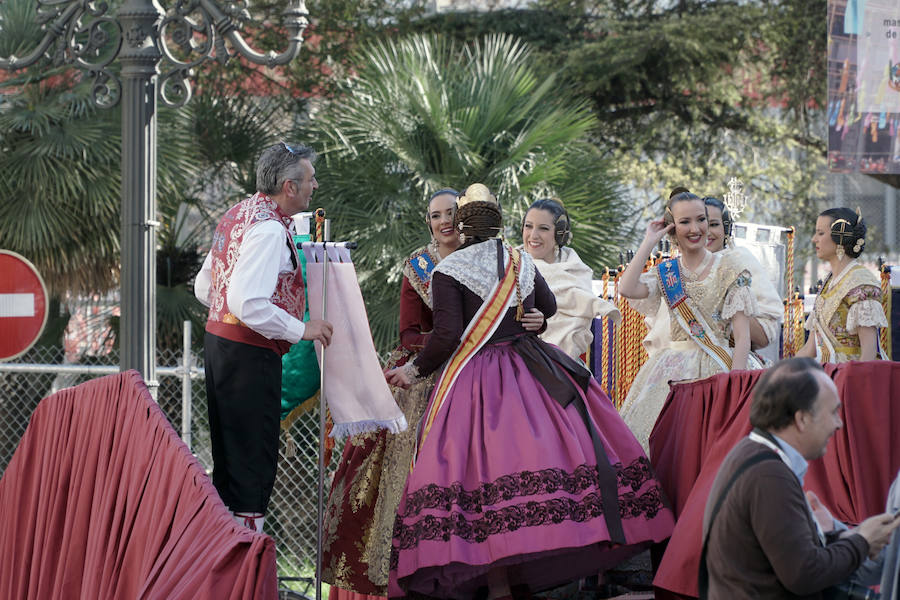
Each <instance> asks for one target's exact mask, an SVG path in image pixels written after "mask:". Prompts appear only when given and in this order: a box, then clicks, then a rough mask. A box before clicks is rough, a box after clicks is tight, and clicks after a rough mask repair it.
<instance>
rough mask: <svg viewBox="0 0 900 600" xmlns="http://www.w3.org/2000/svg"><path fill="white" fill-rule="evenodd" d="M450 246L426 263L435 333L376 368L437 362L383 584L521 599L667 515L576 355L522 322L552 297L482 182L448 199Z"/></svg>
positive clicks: (641, 535) (399, 592) (409, 377)
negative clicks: (505, 232)
mask: <svg viewBox="0 0 900 600" xmlns="http://www.w3.org/2000/svg"><path fill="white" fill-rule="evenodd" d="M457 206H458V207H457V211H456V224H457V227H458V231H459V232H460V234H461V237H463V238H464V241H463V245H462V246H461V247H460V249H459V250H457V251H456V252H454V253H453V254H451V255H450V256H448V257H447V258H445V259H444V260H443V261H441V263H440V264H439V265H438V266H437V267H436V268H435V269H434V274H433V275H432V280H431V291H430V293H431V297H432V300H433V306H434V332H433V334H432V335H431V336H430V337H429V339H428V341H427V343H426V345H425V348H424V349H423V350H422V351H421V352H420V353H419V354H418V356H417V357H416V358H415V360H413V361H411V362H408V363H406V364H405V365H404V366H402V367H399V368H396V369H392V370H390V371H388V372H387V373H386V377H387V380H388V382H389V383H392V384H395V385H399V386H408V385H410V384H412V383H414V382H415V381H418V379H419V378H420V377H425V376H428V375H429V374H431V373H433V372H435V371H437V370H438V369H439V368H441V367H442V365H443V371H442V372H441V374H440V375H439V376H438V379H437V381H436V383H435V389H434V391H433V392H432V395H431V399H430V401H429V404H428V408H427V409H426V412H425V414H424V415H423V417H422V422H421V425H420V433H419V439H418V445H417V452H416V454H415V462H414V464H413V466H412V470H411V471H410V473H409V477H408V478H407V480H406V487H405V489H404V491H403V494H402V497H401V500H400V506H399V508H398V510H397V520H396V524H395V526H394V537H393V551H392V553H391V576H390V586H389V590H388V592H389V595H390V596H391V597H395V596H410V597H419V596H426V597H433V598H460V599H466V600H468V599H470V598H475V597H487V598H489V599H497V598H501V599H502V598H520V597H521V598H526V597H528V596H529V594H530V593H532V592H538V591H541V590H544V589H550V588H553V587H556V586H559V585H561V584H563V583H566V582H568V581H572V580H575V579H578V578H581V577H584V576H586V575H589V574H595V573H597V572H598V571H600V570H604V569H606V568H609V567H611V566H613V565H615V564H617V563H618V562H620V561H622V560H624V559H626V558H628V557H629V556H631V555H634V554H637V553H638V552H640V551H641V550H643V549H644V548H646V547H647V546H648V545H649V544H651V543H652V542H655V541H661V540H663V539H665V538H666V537H668V535H669V534H670V533H671V530H672V527H673V518H672V513H671V511H670V510H669V509H668V508H667V507H666V506H665V503H664V501H663V497H662V491H661V488H660V486H659V483H658V482H657V481H656V479H655V478H654V476H653V474H652V471H651V469H650V465H649V461H648V460H647V458H646V456H645V455H644V453H643V452H642V451H641V448H640V445H639V444H638V442H637V440H635V439H634V436H633V435H632V434H631V432H629V431H628V428H627V427H626V426H625V424H624V423H623V422H622V419H621V418H620V417H619V415H618V414H617V413H616V410H615V408H614V407H613V406H612V404H611V403H610V402H609V400H608V399H607V397H606V396H605V395H604V394H603V391H602V390H601V389H600V386H599V384H598V383H597V382H596V381H595V380H594V379H593V377H591V374H590V372H588V370H587V369H586V368H585V367H584V365H582V364H580V363H579V362H577V361H575V360H573V359H572V358H571V357H569V356H568V355H567V354H565V353H564V352H562V351H561V350H560V349H559V348H557V347H555V346H552V345H550V344H547V343H545V342H543V341H541V340H540V338H538V337H537V335H536V334H534V333H531V332H528V331H526V330H525V329H524V328H523V327H522V324H521V318H522V316H523V314H524V313H525V311H527V310H529V309H531V308H532V307H536V308H538V309H540V310H541V312H543V313H544V314H545V315H547V316H551V315H553V314H554V312H555V310H556V303H555V300H554V297H553V294H552V292H551V291H550V289H549V288H548V287H547V284H546V282H544V279H543V278H542V277H541V275H540V273H539V272H537V271H536V269H535V267H534V263H533V261H532V260H531V257H530V255H528V254H527V253H524V252H520V251H518V250H516V249H514V248H512V247H511V246H509V245H508V244H506V243H504V242H503V241H502V240H500V239H499V238H498V237H497V235H498V234H499V233H500V231H501V228H502V223H501V221H502V219H501V210H500V205H499V203H498V202H497V200H496V198H495V197H494V196H493V195H492V194H491V193H490V191H489V190H488V189H487V187H485V186H484V185H482V184H472V185H470V186H469V187H468V189H467V190H466V191H465V193H464V194H462V195H461V196H460V197H459V199H458V201H457Z"/></svg>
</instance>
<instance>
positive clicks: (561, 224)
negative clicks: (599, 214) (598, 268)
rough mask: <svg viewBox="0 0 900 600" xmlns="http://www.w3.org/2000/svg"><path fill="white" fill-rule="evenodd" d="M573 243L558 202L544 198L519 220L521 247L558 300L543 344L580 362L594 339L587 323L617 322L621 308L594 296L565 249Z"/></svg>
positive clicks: (583, 269) (586, 271)
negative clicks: (605, 318) (604, 319)
mask: <svg viewBox="0 0 900 600" xmlns="http://www.w3.org/2000/svg"><path fill="white" fill-rule="evenodd" d="M571 240H572V226H571V222H570V220H569V213H568V212H567V211H566V209H565V207H564V206H563V204H562V202H561V201H559V200H557V199H556V198H545V199H541V200H537V201H535V202H534V203H533V204H532V205H531V206H530V207H529V208H528V212H526V213H525V218H524V219H523V220H522V247H523V248H524V249H525V251H526V252H528V254H530V255H531V258H532V259H533V260H534V265H535V267H537V269H538V271H540V273H541V275H542V276H543V277H544V280H545V281H546V282H547V285H549V286H550V291H552V292H553V295H554V296H556V314H555V315H553V316H552V317H550V318H549V319H547V330H546V331H544V333H542V334H541V339H543V340H544V341H545V342H550V343H551V344H556V345H557V346H559V347H560V348H561V349H562V350H563V351H564V352H566V353H567V354H568V355H569V356H571V357H573V358H580V359H582V360H584V356H585V354H586V353H587V350H588V347H589V346H590V345H591V341H592V339H593V337H592V335H591V321H593V319H594V318H595V317H603V316H608V317H610V318H611V319H612V320H613V321H614V322H616V321H619V320H620V319H621V315H620V314H619V309H617V308H616V307H615V306H613V305H612V304H611V303H609V302H607V301H605V300H602V299H601V298H599V297H597V295H596V294H594V290H593V287H592V283H591V282H592V280H593V278H594V274H593V272H592V271H591V268H590V267H589V266H587V265H586V264H584V263H583V262H582V261H581V258H580V257H579V256H578V253H576V252H575V250H574V249H573V248H570V247H569V246H568V244H569V242H570V241H571Z"/></svg>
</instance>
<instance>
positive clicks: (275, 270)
mask: <svg viewBox="0 0 900 600" xmlns="http://www.w3.org/2000/svg"><path fill="white" fill-rule="evenodd" d="M291 254H292V253H291V249H290V248H288V245H287V239H286V237H285V232H284V226H283V225H282V224H281V223H280V222H278V221H274V220H268V221H261V222H259V223H256V224H254V225H252V226H251V227H250V228H249V229H248V230H247V231H246V233H244V239H243V240H241V247H240V250H238V258H237V262H236V263H235V265H234V269H233V270H232V272H231V281H230V282H229V285H228V296H227V298H226V300H227V302H228V308H229V310H230V311H231V314H233V315H234V316H235V317H237V318H238V319H240V320H241V321H242V322H243V323H244V324H245V325H246V326H247V327H249V328H250V329H252V330H253V331H255V332H257V333H259V334H260V335H262V336H264V337H266V338H268V339H273V340H287V341H289V342H291V343H292V344H296V343H297V342H298V341H300V339H301V338H302V337H303V333H304V331H305V330H306V325H305V324H304V323H303V321H300V320H299V319H295V318H294V317H292V316H291V315H290V314H288V312H287V311H286V310H284V309H283V308H280V307H278V306H276V305H275V304H273V303H272V294H274V293H275V285H276V283H277V282H278V275H280V274H281V273H284V272H287V271H293V270H294V263H293V262H292V261H291ZM211 282H212V254H211V253H210V254H207V255H206V260H205V261H203V267H201V268H200V272H199V273H197V277H196V279H195V280H194V295H196V296H197V299H198V300H200V302H202V303H203V304H204V305H205V306H209V286H210V284H211Z"/></svg>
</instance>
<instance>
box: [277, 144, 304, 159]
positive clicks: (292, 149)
mask: <svg viewBox="0 0 900 600" xmlns="http://www.w3.org/2000/svg"><path fill="white" fill-rule="evenodd" d="M281 145H282V146H284V149H285V150H287V151H288V152H290V153H291V154H293V155H294V156H296V155H298V154H300V149H299V148H295V147H294V146H288V145H287V144H286V143H285V142H281Z"/></svg>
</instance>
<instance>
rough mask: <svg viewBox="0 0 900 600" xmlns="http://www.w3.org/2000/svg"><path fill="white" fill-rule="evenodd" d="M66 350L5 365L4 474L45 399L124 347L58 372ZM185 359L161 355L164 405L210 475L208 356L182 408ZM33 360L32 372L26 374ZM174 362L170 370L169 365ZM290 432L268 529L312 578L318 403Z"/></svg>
mask: <svg viewBox="0 0 900 600" xmlns="http://www.w3.org/2000/svg"><path fill="white" fill-rule="evenodd" d="M63 358H64V352H63V349H62V348H47V347H36V348H33V349H32V350H30V351H29V352H27V353H26V354H24V355H23V356H21V357H19V358H18V359H16V360H15V361H11V362H8V363H0V476H2V474H3V472H5V470H6V466H7V465H8V464H9V461H10V460H11V459H12V456H13V453H14V452H15V450H16V446H17V445H18V443H19V440H20V439H21V437H22V435H23V434H24V432H25V429H26V427H27V426H28V421H29V419H30V418H31V414H32V413H33V412H34V409H35V407H37V404H38V402H40V401H41V399H42V398H45V397H46V396H48V395H50V394H52V393H54V392H56V391H57V390H60V389H62V388H65V387H71V386H75V385H78V384H79V383H82V382H84V381H87V380H89V379H91V378H94V377H100V376H103V375H106V374H108V373H115V372H118V370H119V369H118V351H117V350H113V351H112V352H110V353H108V354H106V355H104V356H102V357H94V358H84V359H82V360H81V362H79V363H78V364H77V365H72V364H71V363H68V364H67V368H69V369H71V371H67V372H65V373H56V372H54V371H56V370H59V369H60V366H61V365H62V364H63ZM182 363H183V358H182V354H181V353H180V352H172V351H162V352H159V353H158V354H157V367H158V369H159V370H158V372H157V379H158V381H159V388H158V393H157V402H158V403H159V406H160V408H162V410H163V412H164V413H165V415H166V417H167V418H168V419H169V423H170V424H171V425H172V427H173V428H174V429H175V430H176V431H178V432H180V433H181V434H182V438H183V439H185V440H186V441H189V442H190V446H191V450H192V451H193V453H194V455H195V456H196V457H197V459H198V460H199V461H200V464H202V465H203V466H204V467H205V468H206V470H207V473H211V472H212V453H211V450H210V443H209V423H208V415H207V410H206V383H205V381H204V379H203V375H202V365H203V356H202V355H201V354H199V353H195V354H194V356H193V357H192V362H191V363H190V364H192V365H194V366H195V367H196V366H199V367H201V369H192V372H193V375H192V377H191V380H190V385H189V388H188V389H190V403H189V407H190V409H189V411H185V410H184V408H183V399H184V396H185V394H184V393H183V389H182V377H181V375H180V373H182V372H183V371H182V370H179V372H178V373H176V372H175V368H177V367H180V366H181V365H182ZM26 365H28V372H20V370H21V369H22V368H24V367H25V366H26ZM165 367H170V368H168V369H167V368H165ZM185 413H187V414H188V415H189V416H188V418H189V420H190V429H189V431H190V438H187V436H186V435H184V434H185V433H186V432H187V431H186V428H185V427H183V421H184V418H183V417H184V414H185ZM289 433H290V435H291V437H292V438H293V446H294V447H295V451H294V452H293V455H292V456H286V453H285V440H286V438H285V434H284V433H282V436H281V444H280V457H279V462H278V475H277V478H276V480H275V489H274V491H273V493H272V499H271V502H270V504H269V512H268V514H267V515H266V521H265V532H266V533H267V534H269V535H271V536H272V537H273V538H274V539H275V545H276V549H277V552H278V574H279V575H280V576H286V577H299V576H312V575H313V573H314V567H315V562H316V517H317V512H318V511H317V484H318V444H319V411H318V407H314V408H313V409H312V410H310V411H309V412H307V413H306V414H304V415H302V416H301V417H300V418H298V419H297V420H296V421H295V422H294V423H293V425H292V427H291V430H290V432H289ZM340 452H341V448H340V447H337V448H335V450H334V454H333V459H332V461H331V465H330V467H329V468H328V470H327V472H326V476H325V482H326V483H325V493H326V497H327V493H328V490H329V489H330V481H331V476H332V475H333V472H334V470H335V469H336V468H337V462H338V460H339V459H340V456H341V454H340Z"/></svg>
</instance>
